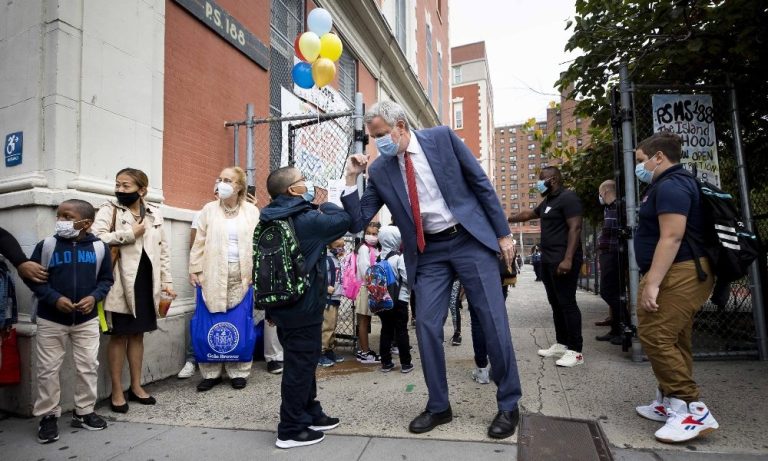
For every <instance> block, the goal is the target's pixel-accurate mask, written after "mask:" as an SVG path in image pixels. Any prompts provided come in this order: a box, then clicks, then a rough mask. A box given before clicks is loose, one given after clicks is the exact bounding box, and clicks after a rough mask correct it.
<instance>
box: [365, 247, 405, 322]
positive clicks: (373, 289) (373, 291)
mask: <svg viewBox="0 0 768 461" xmlns="http://www.w3.org/2000/svg"><path fill="white" fill-rule="evenodd" d="M395 254H397V253H395V252H394V251H393V252H390V253H389V254H388V255H387V256H386V257H384V258H383V259H381V260H379V261H378V262H377V263H376V264H374V265H372V266H371V267H369V268H368V270H366V271H365V282H366V288H367V289H368V308H369V309H370V310H371V313H373V314H376V313H379V312H381V311H386V310H390V309H392V308H393V307H395V301H396V300H397V298H398V297H399V296H400V283H399V280H398V277H397V273H396V272H395V269H394V268H393V267H392V265H391V264H390V263H389V261H388V259H389V258H390V257H391V256H392V255H395Z"/></svg>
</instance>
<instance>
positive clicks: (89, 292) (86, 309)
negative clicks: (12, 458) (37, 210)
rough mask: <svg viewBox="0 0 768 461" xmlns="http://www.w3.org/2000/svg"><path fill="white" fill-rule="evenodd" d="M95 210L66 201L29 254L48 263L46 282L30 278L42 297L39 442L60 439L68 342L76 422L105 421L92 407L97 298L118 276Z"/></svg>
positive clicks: (94, 427)
mask: <svg viewBox="0 0 768 461" xmlns="http://www.w3.org/2000/svg"><path fill="white" fill-rule="evenodd" d="M95 216H96V212H95V210H94V209H93V206H92V205H91V204H90V203H88V202H85V201H83V200H67V201H65V202H63V203H62V204H61V205H59V208H58V210H57V211H56V236H55V237H49V238H48V239H46V240H43V241H42V242H39V243H38V244H37V246H36V247H35V250H34V251H33V253H32V258H31V260H32V261H34V262H36V263H40V264H42V266H43V267H46V268H47V269H48V281H47V282H45V283H31V282H28V285H29V287H30V289H31V290H32V291H33V292H34V293H35V296H36V297H37V300H38V306H37V348H36V353H37V390H38V395H37V398H36V399H35V406H34V409H33V414H34V415H35V416H42V417H43V418H42V420H41V421H40V427H39V429H38V434H37V436H38V441H39V442H40V443H50V442H54V441H56V440H58V439H59V429H58V418H59V417H60V416H61V407H60V406H59V401H60V397H61V387H60V385H59V370H60V369H61V364H62V363H63V362H64V354H65V353H66V351H67V343H68V342H71V343H72V353H73V355H74V361H75V369H76V370H77V384H76V387H75V410H74V411H73V413H72V423H71V424H72V427H79V428H83V429H88V430H91V431H98V430H101V429H104V428H105V427H107V423H106V421H104V420H103V419H102V418H101V417H100V416H99V415H97V414H96V413H94V412H93V408H94V405H95V404H96V385H97V382H98V375H97V373H98V369H99V361H98V354H99V319H98V318H97V310H96V303H98V302H99V301H101V300H103V299H104V298H105V297H106V296H107V292H109V289H110V287H112V283H113V281H114V280H113V278H112V263H111V260H110V254H109V248H108V247H107V246H106V244H105V243H104V242H102V241H101V240H99V239H98V238H97V237H95V236H94V235H93V234H91V233H89V232H88V229H90V228H91V225H92V224H93V219H94V217H95ZM52 239H55V240H52ZM46 241H47V242H46ZM43 259H46V260H45V261H43Z"/></svg>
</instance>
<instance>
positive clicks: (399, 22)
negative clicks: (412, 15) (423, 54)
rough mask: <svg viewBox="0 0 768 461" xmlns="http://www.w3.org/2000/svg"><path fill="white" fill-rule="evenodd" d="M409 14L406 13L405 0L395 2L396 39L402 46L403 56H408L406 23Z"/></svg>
mask: <svg viewBox="0 0 768 461" xmlns="http://www.w3.org/2000/svg"><path fill="white" fill-rule="evenodd" d="M407 18H408V14H407V13H406V11H405V0H397V1H396V2H395V38H396V39H397V43H398V44H399V45H400V49H401V50H403V54H406V55H407V53H406V52H407V51H408V50H407V49H406V43H407V40H406V34H405V31H406V30H407V29H406V27H407V26H406V21H407Z"/></svg>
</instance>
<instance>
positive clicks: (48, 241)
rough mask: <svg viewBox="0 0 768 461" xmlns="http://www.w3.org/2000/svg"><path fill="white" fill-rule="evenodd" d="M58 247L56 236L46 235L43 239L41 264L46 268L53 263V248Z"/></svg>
mask: <svg viewBox="0 0 768 461" xmlns="http://www.w3.org/2000/svg"><path fill="white" fill-rule="evenodd" d="M55 249H56V237H46V238H45V240H43V249H42V251H41V253H40V265H42V266H43V267H45V268H46V269H47V268H48V267H49V266H50V265H51V260H52V259H53V250H55Z"/></svg>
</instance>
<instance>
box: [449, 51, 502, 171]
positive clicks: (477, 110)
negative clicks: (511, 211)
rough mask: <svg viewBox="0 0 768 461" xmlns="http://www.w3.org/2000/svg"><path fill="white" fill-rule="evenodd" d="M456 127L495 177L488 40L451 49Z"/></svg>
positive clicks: (458, 132) (452, 100) (453, 108)
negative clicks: (486, 50) (487, 52)
mask: <svg viewBox="0 0 768 461" xmlns="http://www.w3.org/2000/svg"><path fill="white" fill-rule="evenodd" d="M451 104H452V110H453V118H452V120H453V129H454V130H455V131H456V134H457V135H458V136H459V137H460V138H462V139H463V140H464V143H465V144H466V145H467V146H468V147H469V149H470V150H471V151H472V153H474V154H475V156H476V157H477V159H478V161H479V162H480V164H481V165H482V167H483V170H484V171H485V172H486V173H487V174H488V176H489V177H490V178H491V180H493V175H494V169H493V168H492V166H493V165H494V164H495V163H496V159H495V155H494V154H495V149H494V148H493V145H494V141H493V139H494V129H493V86H492V85H491V75H490V71H489V70H488V56H487V55H486V52H485V42H477V43H470V44H468V45H462V46H457V47H453V48H452V49H451Z"/></svg>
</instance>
